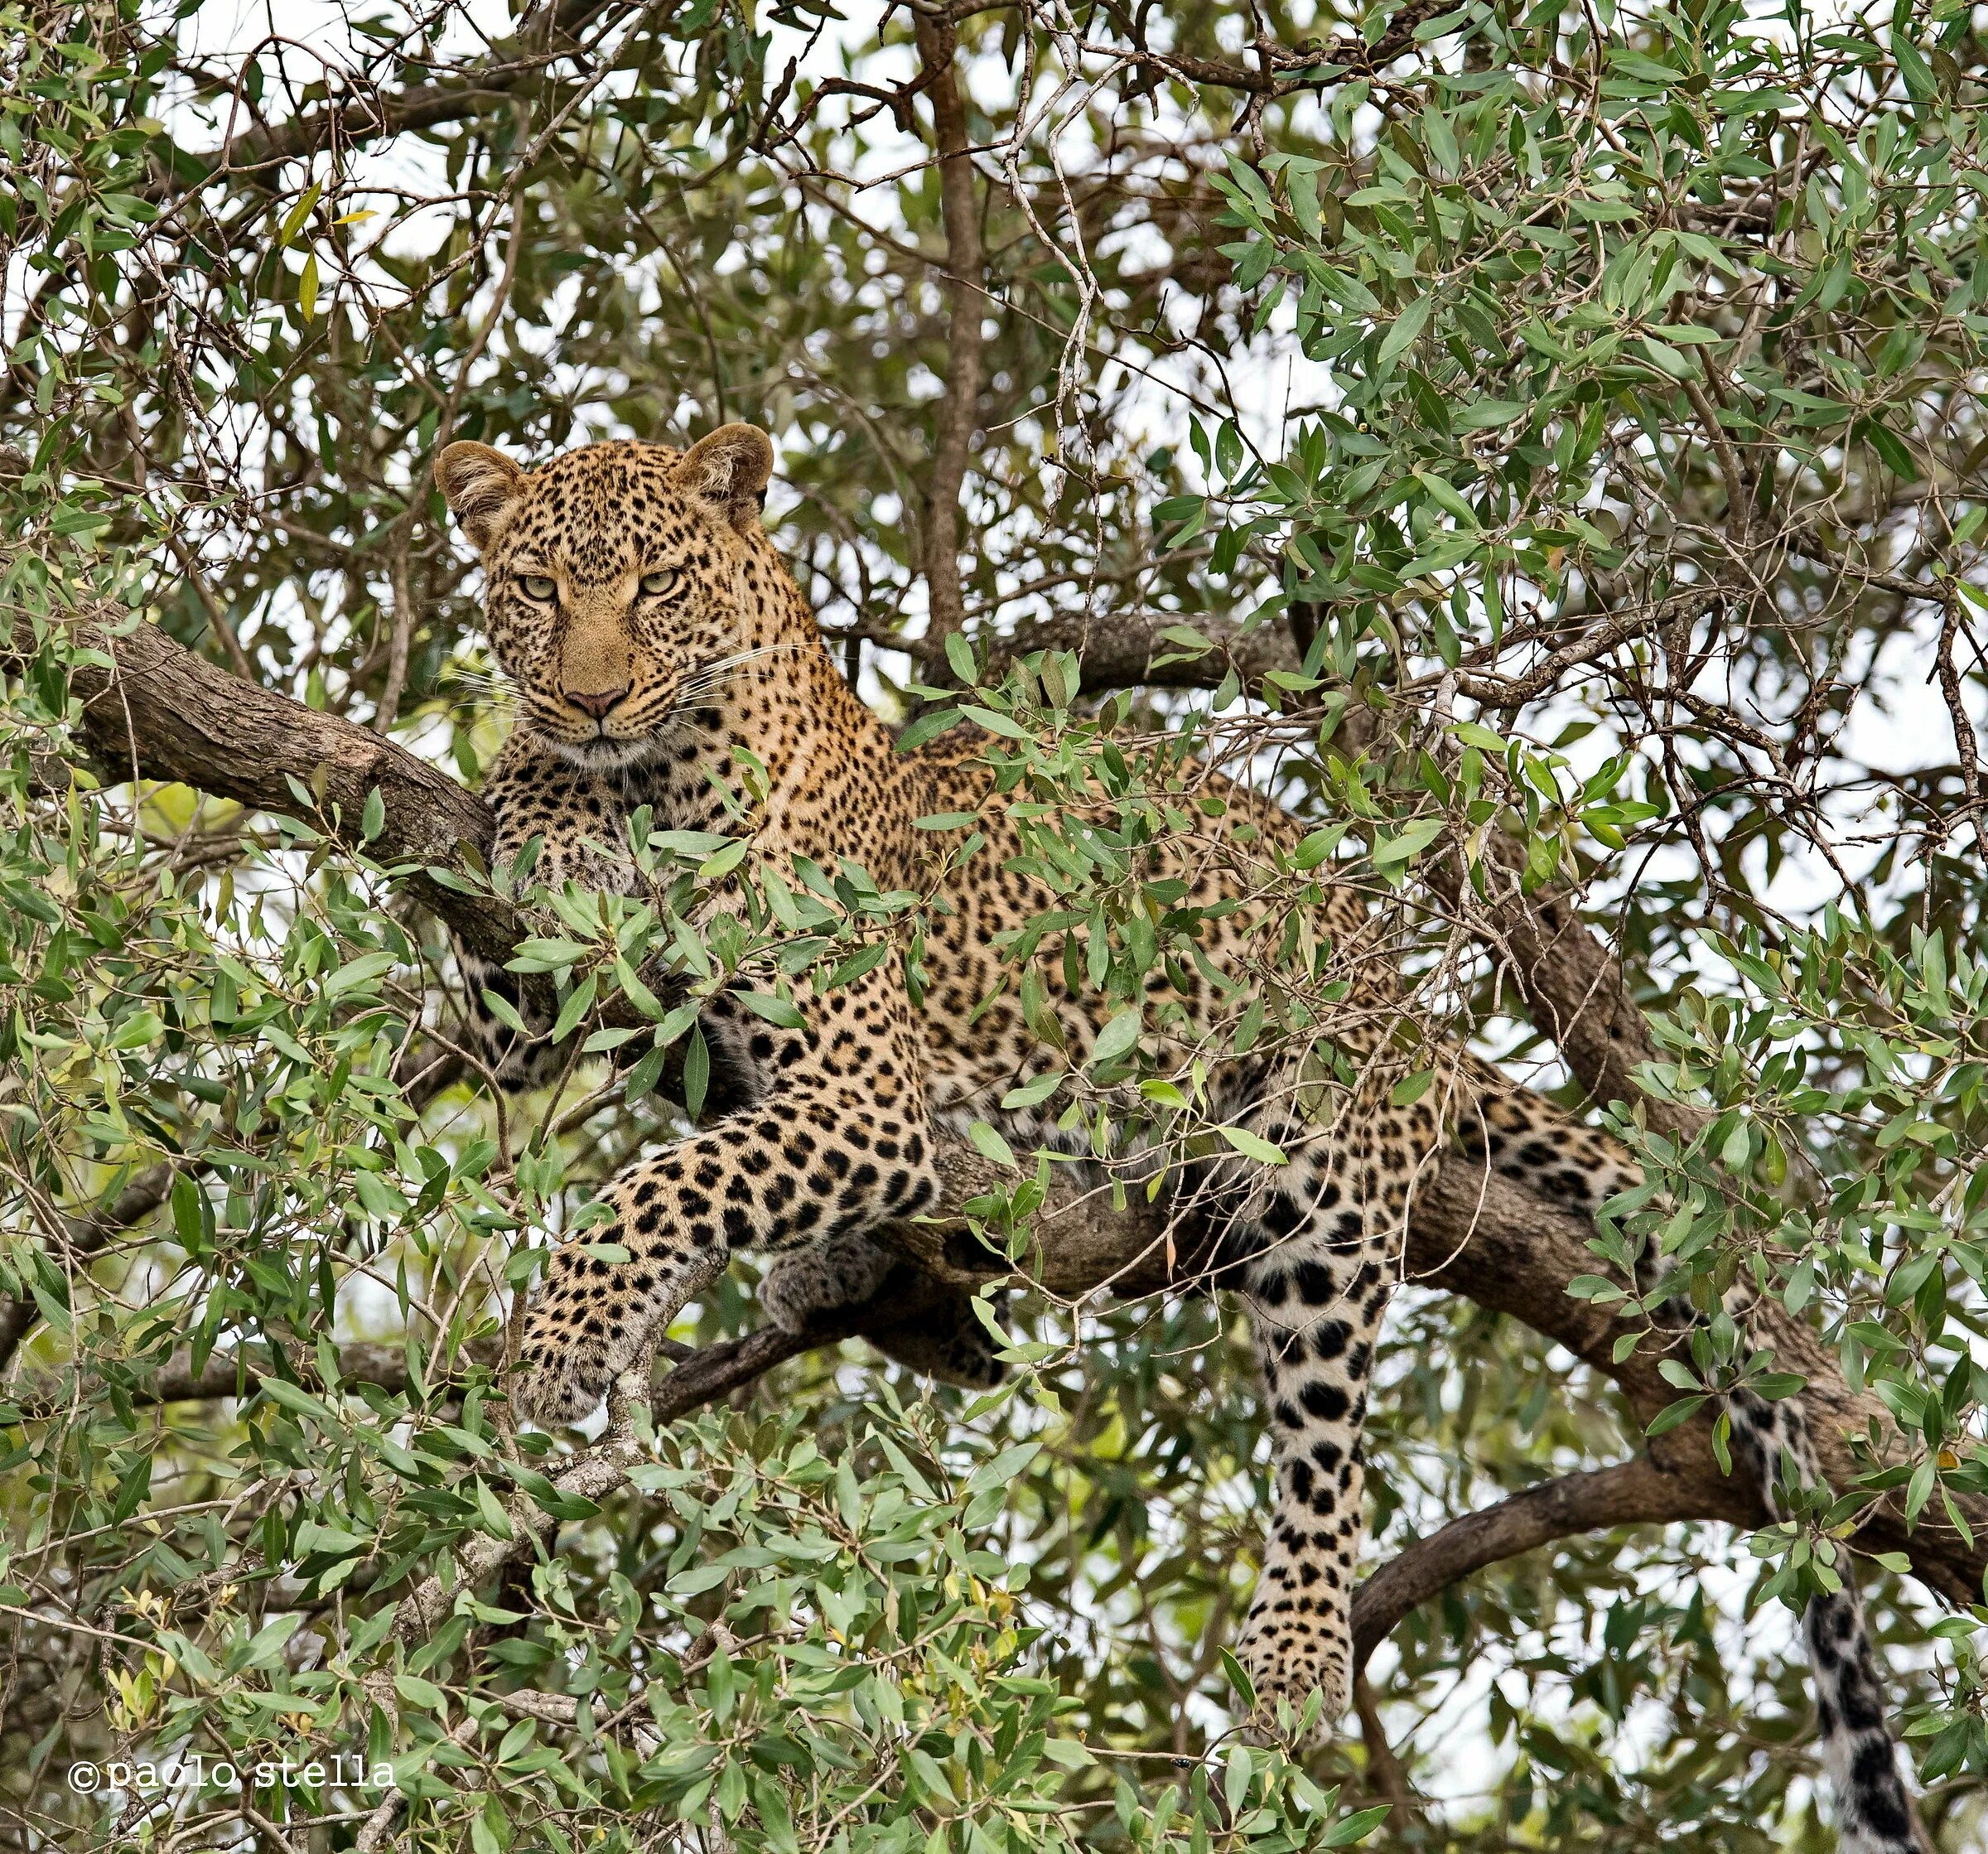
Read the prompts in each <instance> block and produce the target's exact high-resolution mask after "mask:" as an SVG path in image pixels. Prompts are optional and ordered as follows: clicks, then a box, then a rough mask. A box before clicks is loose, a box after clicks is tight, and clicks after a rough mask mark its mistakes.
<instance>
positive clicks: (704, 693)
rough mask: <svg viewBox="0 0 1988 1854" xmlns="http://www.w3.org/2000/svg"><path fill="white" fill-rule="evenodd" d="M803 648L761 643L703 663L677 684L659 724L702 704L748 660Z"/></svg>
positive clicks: (662, 724)
mask: <svg viewBox="0 0 1988 1854" xmlns="http://www.w3.org/2000/svg"><path fill="white" fill-rule="evenodd" d="M800 648H801V646H800V645H798V644H762V645H759V646H757V647H756V648H755V649H750V650H741V651H738V652H736V654H733V655H731V656H729V657H718V658H716V659H713V660H712V662H710V663H707V664H700V665H699V666H698V667H697V669H693V670H692V671H691V673H690V674H688V676H687V677H685V678H684V679H683V681H682V682H681V683H678V685H677V687H676V689H675V691H674V693H673V694H672V696H671V698H670V704H669V707H668V710H667V712H665V713H664V714H663V718H662V721H661V722H659V724H658V725H659V726H664V727H666V726H668V723H669V722H673V721H675V720H678V719H679V718H680V717H682V716H683V715H685V714H688V712H690V711H691V710H692V709H693V708H701V707H703V706H704V705H705V704H706V703H707V702H709V701H710V699H711V698H712V696H714V695H716V694H717V693H718V691H719V690H720V689H721V688H723V687H724V686H725V684H726V683H727V682H729V681H730V680H731V678H732V677H734V676H735V675H736V674H738V672H739V671H740V670H741V669H744V668H745V665H746V664H749V663H756V662H758V661H760V659H763V658H765V657H772V656H779V655H780V654H783V653H784V652H787V651H791V650H799V649H800Z"/></svg>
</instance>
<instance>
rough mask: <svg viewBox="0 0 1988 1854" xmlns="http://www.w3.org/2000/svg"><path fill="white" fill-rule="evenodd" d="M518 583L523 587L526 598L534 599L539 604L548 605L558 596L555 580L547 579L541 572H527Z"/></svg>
mask: <svg viewBox="0 0 1988 1854" xmlns="http://www.w3.org/2000/svg"><path fill="white" fill-rule="evenodd" d="M518 583H519V585H520V586H521V587H524V596H525V597H527V598H528V599H536V600H538V602H539V603H540V604H541V605H550V604H551V603H552V601H553V600H554V599H556V598H557V597H558V596H559V586H558V582H557V581H556V580H550V579H548V578H547V577H545V575H544V574H543V573H527V574H526V575H525V576H524V577H523V578H522V579H520V580H519V582H518Z"/></svg>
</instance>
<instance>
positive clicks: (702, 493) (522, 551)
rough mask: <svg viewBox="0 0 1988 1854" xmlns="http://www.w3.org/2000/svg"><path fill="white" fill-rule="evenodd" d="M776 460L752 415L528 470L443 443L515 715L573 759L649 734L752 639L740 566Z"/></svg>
mask: <svg viewBox="0 0 1988 1854" xmlns="http://www.w3.org/2000/svg"><path fill="white" fill-rule="evenodd" d="M772 471H773V445H772V442H771V441H770V439H769V438H768V437H767V436H766V434H765V432H762V431H760V430H759V429H757V428H756V427H754V426H751V425H726V426H723V427H720V429H718V430H717V431H715V432H712V434H711V435H710V437H706V438H701V439H699V440H698V442H697V443H695V444H693V445H692V447H690V449H689V450H688V451H675V450H672V449H670V448H668V447H667V446H664V445H660V444H640V443H635V442H627V441H616V442H611V443H606V444H590V445H586V446H585V447H582V448H581V449H580V450H577V451H568V452H567V454H566V455H565V456H561V457H556V458H554V459H553V460H552V462H550V463H548V464H546V465H544V466H542V467H540V468H539V469H537V470H524V469H521V468H520V467H519V466H518V465H517V464H515V463H514V462H513V461H511V460H510V458H509V457H507V456H504V453H503V452H502V451H494V450H492V449H491V448H490V446H489V445H487V444H475V443H470V442H460V443H456V444H451V445H450V446H448V447H446V449H445V450H444V451H442V455H441V456H439V457H438V458H437V460H436V465H435V476H436V480H437V484H438V485H439V486H440V488H441V490H442V495H443V497H444V498H445V500H446V501H447V503H448V505H449V507H450V509H451V511H452V512H453V513H454V514H455V517H456V521H457V523H458V524H460V525H461V529H462V531H463V534H465V535H466V537H467V538H468V539H469V542H470V545H471V546H472V547H474V548H475V549H476V551H477V553H479V554H480V556H481V557H482V560H483V568H484V577H485V606H486V610H487V613H488V622H489V630H490V648H491V649H493V650H494V651H495V653H496V656H497V660H498V661H499V663H500V664H503V666H504V669H505V671H506V672H507V673H508V674H509V676H510V678H511V679H512V681H513V682H514V683H515V684H516V687H517V690H518V697H519V709H520V724H521V725H523V726H524V727H529V728H530V729H531V730H532V731H533V732H534V733H535V734H537V735H538V736H539V737H540V738H541V739H542V740H543V741H545V742H546V744H547V745H548V746H550V747H551V748H552V750H553V751H555V752H557V753H559V754H562V755H563V756H565V757H567V758H568V759H570V760H574V761H576V762H577V763H578V764H580V765H589V766H595V767H610V766H626V765H636V764H638V763H639V762H640V761H642V760H645V759H647V758H649V757H650V756H652V755H653V754H654V752H655V751H657V750H658V748H659V745H660V743H661V742H662V741H663V738H664V737H665V736H666V735H667V734H668V731H669V729H670V727H671V726H672V724H673V722H677V721H678V720H679V719H680V718H681V717H682V715H683V712H685V711H686V710H687V709H688V708H689V707H692V706H694V705H695V704H696V703H697V702H698V701H699V700H700V699H702V698H703V697H704V696H705V695H707V693H708V692H709V690H710V688H712V686H713V682H714V678H719V677H721V676H722V674H724V672H725V669H726V666H727V665H728V664H732V663H734V662H736V661H737V660H738V659H739V657H740V656H741V653H743V652H745V651H746V650H748V649H749V648H750V638H749V626H748V625H747V623H746V615H745V602H744V591H743V577H744V568H745V562H746V559H747V558H748V556H749V553H750V549H751V548H752V547H753V546H754V545H755V542H757V541H758V538H759V521H760V507H761V505H762V504H763V503H764V502H765V492H766V483H767V479H768V477H769V476H770V475H771V474H772ZM761 544H763V543H761Z"/></svg>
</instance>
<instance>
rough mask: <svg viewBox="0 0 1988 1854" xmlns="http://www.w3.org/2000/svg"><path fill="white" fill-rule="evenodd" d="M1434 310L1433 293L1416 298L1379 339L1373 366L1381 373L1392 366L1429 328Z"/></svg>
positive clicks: (1434, 298)
mask: <svg viewBox="0 0 1988 1854" xmlns="http://www.w3.org/2000/svg"><path fill="white" fill-rule="evenodd" d="M1435 308H1436V297H1435V296H1434V294H1433V293H1427V294H1424V295H1422V296H1418V297H1416V299H1415V301H1414V302H1411V303H1410V304H1409V305H1408V307H1407V308H1406V309H1404V310H1402V312H1401V313H1400V314H1399V315H1398V316H1396V317H1395V318H1394V324H1393V326H1392V327H1391V328H1390V329H1389V330H1388V331H1387V333H1386V334H1385V335H1384V336H1382V337H1381V345H1380V346H1379V348H1378V350H1376V352H1375V355H1374V365H1376V367H1377V368H1378V369H1379V370H1380V371H1381V372H1382V373H1386V372H1387V369H1389V368H1391V367H1392V366H1393V365H1394V364H1395V362H1396V361H1397V360H1400V359H1401V358H1402V355H1405V354H1406V353H1407V351H1408V350H1409V349H1410V348H1411V347H1412V346H1414V345H1415V342H1416V337H1417V336H1419V335H1421V332H1422V331H1423V330H1424V329H1425V328H1426V327H1427V326H1429V317H1430V316H1431V314H1432V313H1433V312H1434V311H1435Z"/></svg>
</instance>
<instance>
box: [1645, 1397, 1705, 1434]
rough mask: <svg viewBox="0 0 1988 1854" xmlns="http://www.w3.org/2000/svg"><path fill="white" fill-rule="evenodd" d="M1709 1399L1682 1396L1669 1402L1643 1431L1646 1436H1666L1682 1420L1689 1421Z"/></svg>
mask: <svg viewBox="0 0 1988 1854" xmlns="http://www.w3.org/2000/svg"><path fill="white" fill-rule="evenodd" d="M1708 1401H1709V1399H1708V1398H1703V1397H1681V1398H1678V1399H1677V1402H1676V1403H1671V1404H1667V1405H1666V1406H1665V1407H1663V1408H1662V1409H1661V1410H1659V1411H1658V1412H1657V1414H1656V1416H1655V1417H1653V1418H1652V1419H1651V1422H1650V1426H1649V1427H1648V1428H1647V1429H1646V1430H1644V1431H1643V1434H1644V1435H1646V1436H1664V1435H1668V1434H1669V1433H1670V1432H1671V1431H1672V1430H1673V1429H1675V1428H1676V1427H1677V1426H1678V1424H1679V1423H1681V1422H1690V1421H1691V1418H1692V1417H1695V1416H1696V1414H1697V1413H1698V1411H1699V1409H1700V1407H1701V1406H1702V1405H1704V1404H1705V1403H1707V1402H1708Z"/></svg>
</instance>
